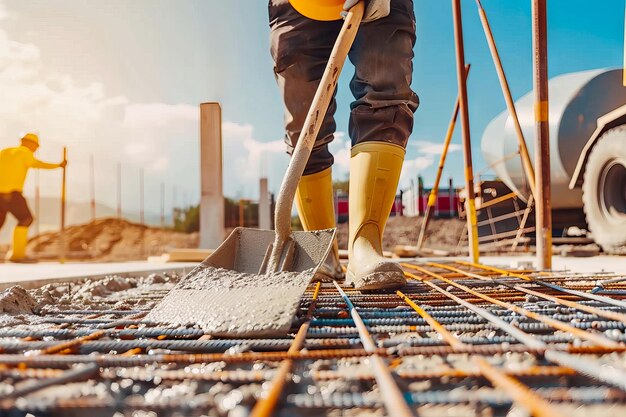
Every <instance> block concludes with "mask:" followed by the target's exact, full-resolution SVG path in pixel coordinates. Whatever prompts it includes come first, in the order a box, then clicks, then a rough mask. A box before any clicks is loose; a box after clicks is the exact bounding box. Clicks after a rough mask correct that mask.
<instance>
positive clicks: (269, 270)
mask: <svg viewBox="0 0 626 417" xmlns="http://www.w3.org/2000/svg"><path fill="white" fill-rule="evenodd" d="M362 16H363V4H362V2H359V3H357V5H356V6H355V7H353V8H352V9H351V10H350V12H349V13H348V14H347V16H346V19H345V21H344V23H343V27H342V29H341V32H340V33H339V36H338V38H337V41H336V42H335V46H334V48H333V51H332V52H331V55H330V58H329V60H328V64H327V65H326V70H325V71H324V75H323V76H322V79H321V81H320V84H319V86H318V88H317V92H316V94H315V97H314V98H313V102H312V103H311V108H310V109H309V113H308V115H307V118H306V120H305V122H304V126H303V128H302V132H301V134H300V137H299V139H298V144H297V146H296V148H295V150H294V152H293V155H292V157H291V162H290V164H289V167H288V168H287V172H286V173H285V176H284V178H283V182H282V185H281V188H280V193H279V196H278V200H277V203H276V212H275V221H274V223H275V225H276V231H275V233H274V232H272V231H269V230H258V229H248V228H237V229H235V230H234V231H233V232H232V233H231V234H230V236H229V237H228V238H227V239H226V240H225V241H224V243H222V245H220V247H219V248H217V250H216V251H215V252H214V253H213V254H212V255H211V256H209V257H208V258H207V259H206V260H205V261H204V262H202V263H201V264H200V265H199V266H198V267H197V268H195V269H194V270H193V271H192V272H191V273H190V274H189V275H187V276H186V277H185V278H183V279H182V280H181V282H179V283H178V285H177V286H176V287H175V288H174V289H172V291H171V292H170V293H169V294H168V295H167V296H166V297H165V298H164V299H163V300H162V301H161V302H160V303H159V304H158V305H157V306H156V307H155V308H154V309H153V310H152V311H151V312H150V313H149V314H148V315H147V316H146V318H145V320H146V321H151V322H159V323H168V324H173V325H187V324H191V325H196V326H199V327H200V328H202V329H203V330H204V331H205V332H206V333H207V334H210V335H216V336H230V337H259V336H265V337H268V336H281V335H286V334H287V333H288V331H289V329H290V327H291V322H292V320H293V317H294V316H295V313H296V311H297V309H298V306H299V302H300V298H301V297H302V295H303V294H304V291H305V290H306V287H307V285H308V284H309V282H310V281H311V279H312V278H313V277H314V275H315V273H316V271H317V269H318V268H319V266H320V264H321V263H323V262H324V261H325V259H326V258H327V257H328V254H329V253H330V250H331V247H332V243H333V239H334V238H335V229H328V230H317V231H310V232H292V230H291V210H292V206H293V200H294V197H295V193H296V188H297V187H298V182H299V181H300V178H301V177H302V173H303V172H304V168H305V165H306V163H307V161H308V159H309V156H310V155H311V150H312V148H313V144H314V143H315V138H316V137H317V134H318V132H319V129H320V123H321V121H322V119H323V117H320V115H324V114H326V110H327V109H328V105H329V103H330V100H331V98H332V96H333V93H334V91H335V88H336V86H337V81H338V79H339V75H340V73H341V69H342V68H343V64H344V62H345V59H346V56H347V54H348V51H349V50H350V47H351V46H352V43H353V41H354V38H355V37H356V33H357V31H358V28H359V25H360V23H361V18H362Z"/></svg>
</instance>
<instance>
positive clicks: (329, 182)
mask: <svg viewBox="0 0 626 417" xmlns="http://www.w3.org/2000/svg"><path fill="white" fill-rule="evenodd" d="M295 201H296V208H297V209H298V216H299V217H300V222H302V227H303V228H304V230H306V231H309V230H323V229H332V228H334V227H336V224H335V202H334V200H333V177H332V170H331V168H327V169H325V170H323V171H321V172H317V173H315V174H311V175H304V176H303V177H302V178H301V179H300V182H299V183H298V189H297V191H296V198H295ZM318 274H321V275H322V276H321V277H319V278H322V279H324V278H325V279H331V280H333V279H334V280H340V279H343V278H344V273H343V270H342V269H341V264H340V263H339V246H338V244H337V239H335V241H334V242H333V250H332V251H331V253H330V255H329V256H328V259H326V262H325V263H324V264H323V265H322V266H320V269H319V270H318Z"/></svg>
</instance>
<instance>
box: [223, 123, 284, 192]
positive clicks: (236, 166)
mask: <svg viewBox="0 0 626 417" xmlns="http://www.w3.org/2000/svg"><path fill="white" fill-rule="evenodd" d="M222 140H223V153H224V157H223V158H224V164H223V166H224V189H225V193H226V194H227V195H229V196H231V197H233V196H244V197H246V198H256V197H257V196H258V194H259V178H260V177H261V176H265V177H267V178H268V179H269V185H270V187H271V189H274V190H278V188H279V184H280V182H281V181H282V177H283V173H284V171H285V169H286V168H287V163H288V161H289V158H288V156H287V154H286V153H285V150H286V148H285V144H284V142H283V141H282V139H281V140H274V141H269V142H262V141H259V140H257V139H255V137H254V128H253V127H252V126H251V125H249V124H239V123H234V122H228V121H227V122H224V123H223V124H222Z"/></svg>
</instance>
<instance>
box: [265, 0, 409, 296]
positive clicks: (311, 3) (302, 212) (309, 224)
mask: <svg viewBox="0 0 626 417" xmlns="http://www.w3.org/2000/svg"><path fill="white" fill-rule="evenodd" d="M358 1H359V0H347V1H346V0H270V2H269V20H270V51H271V54H272V58H273V60H274V74H275V77H276V81H277V83H278V86H279V88H280V90H281V93H282V96H283V102H284V104H285V131H286V135H285V142H286V144H287V151H288V153H291V151H293V149H294V147H295V144H296V141H297V140H298V136H299V135H300V130H301V129H302V126H303V125H304V120H305V118H306V115H307V111H308V109H309V107H310V104H311V102H312V100H313V96H314V95H315V91H316V89H317V86H318V85H319V82H320V79H321V77H322V74H323V72H324V69H325V66H326V62H327V61H328V57H329V56H330V53H331V50H332V48H333V45H334V43H335V40H336V39H337V36H338V34H339V31H340V29H341V26H342V21H341V14H342V13H345V11H346V10H349V9H350V8H351V7H352V6H354V5H355V4H356V3H357V2H358ZM414 45H415V13H414V10H413V0H366V1H365V14H364V19H363V24H362V25H361V27H360V28H359V32H358V34H357V36H356V39H355V42H354V44H353V46H352V48H351V50H350V52H349V55H348V56H349V58H350V61H351V62H352V63H353V64H354V67H355V74H354V76H353V77H352V81H351V82H350V89H351V90H352V94H353V95H354V98H355V101H354V102H353V103H352V105H351V106H350V107H351V112H350V121H349V128H348V130H349V134H350V138H351V140H352V152H351V159H350V189H349V193H350V196H349V205H350V208H349V222H350V226H349V237H348V257H349V262H348V268H347V280H346V283H347V284H348V285H352V286H354V287H355V288H356V289H360V290H372V289H381V288H394V287H401V286H403V285H404V284H406V280H405V278H404V274H403V272H402V268H400V266H399V265H398V264H397V263H394V262H390V261H389V260H387V259H385V258H384V257H383V253H382V235H383V230H384V228H385V224H386V222H387V219H388V217H389V214H390V212H391V208H392V205H393V203H394V201H395V195H396V190H397V186H398V181H399V179H400V173H401V170H402V164H403V162H404V156H405V149H406V145H407V141H408V139H409V135H410V134H411V131H412V129H413V113H414V112H415V110H416V109H417V106H418V103H419V100H418V97H417V95H416V94H415V93H414V92H413V90H412V89H411V79H412V74H413V55H414V54H413V47H414ZM336 109H337V104H336V102H335V100H334V98H333V100H332V101H331V103H330V106H329V108H328V111H327V113H326V115H325V116H324V119H323V121H322V125H321V128H320V131H319V134H318V136H317V138H316V141H315V145H314V147H313V151H312V153H311V157H310V158H309V161H308V164H307V166H306V168H305V170H304V176H303V177H302V179H301V180H300V183H299V186H298V192H297V194H296V206H297V209H298V214H299V216H300V219H301V221H302V224H303V226H304V228H305V229H306V230H315V229H326V228H331V227H335V212H334V203H333V191H332V190H333V184H332V175H331V166H332V164H333V155H332V154H331V153H330V152H329V150H328V144H329V143H330V142H331V141H332V140H333V135H334V133H335V129H336V124H335V120H334V113H335V110H336ZM322 271H323V272H324V273H325V275H327V276H328V277H329V278H332V279H339V278H341V269H340V266H339V259H338V250H337V246H336V245H335V250H334V256H332V258H331V259H330V260H329V261H328V262H327V264H326V265H325V266H324V269H323V270H322Z"/></svg>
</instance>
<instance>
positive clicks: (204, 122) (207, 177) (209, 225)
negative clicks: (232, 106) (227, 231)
mask: <svg viewBox="0 0 626 417" xmlns="http://www.w3.org/2000/svg"><path fill="white" fill-rule="evenodd" d="M200 189H201V193H200V247H201V248H205V249H211V248H216V247H218V246H219V245H220V244H221V243H222V240H223V239H224V193H223V185H222V109H221V107H220V105H219V103H203V104H200Z"/></svg>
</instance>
